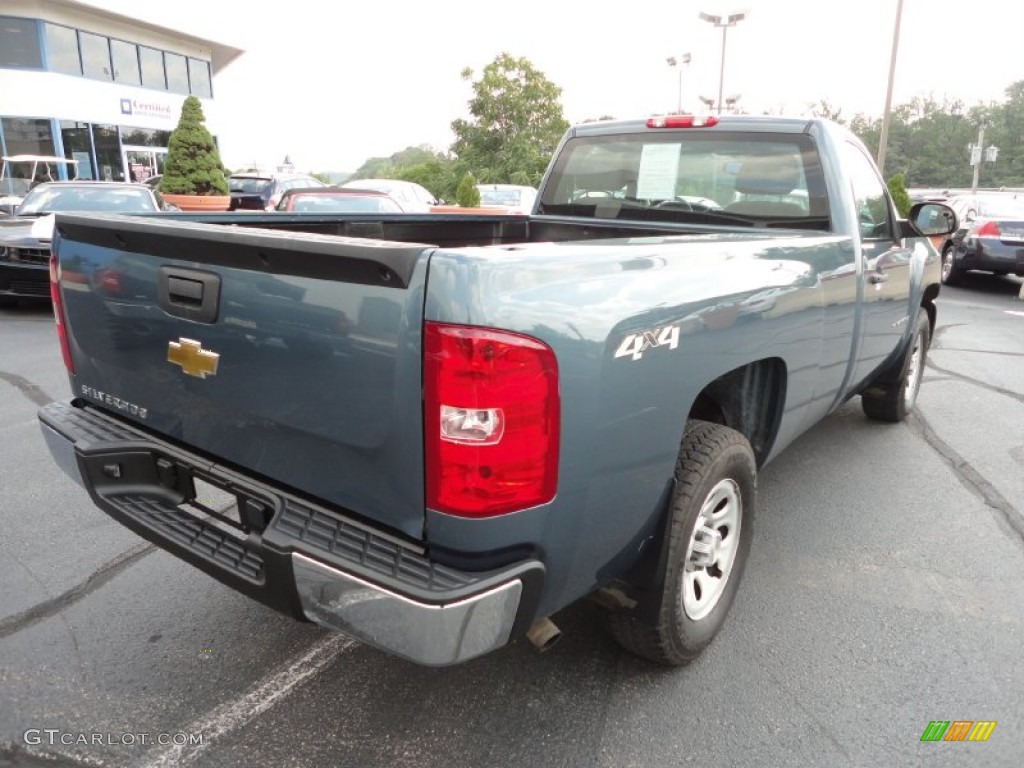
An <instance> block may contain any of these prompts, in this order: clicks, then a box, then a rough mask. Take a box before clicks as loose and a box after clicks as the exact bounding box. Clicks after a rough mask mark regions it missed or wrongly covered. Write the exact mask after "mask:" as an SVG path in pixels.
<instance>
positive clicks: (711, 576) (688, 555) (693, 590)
mask: <svg viewBox="0 0 1024 768" xmlns="http://www.w3.org/2000/svg"><path fill="white" fill-rule="evenodd" d="M756 472H757V470H756V464H755V462H754V453H753V451H752V450H751V449H750V444H749V443H748V442H747V440H746V438H745V437H743V435H741V434H740V433H739V432H736V431H735V430H732V429H729V428H728V427H723V426H721V425H720V424H712V423H711V422H706V421H690V422H689V423H688V424H687V427H686V433H685V435H684V437H683V442H682V445H681V447H680V451H679V458H678V459H677V461H676V470H675V476H676V492H675V496H674V497H673V499H672V506H671V510H670V514H671V515H672V520H671V525H670V527H669V532H668V536H669V538H668V541H667V542H665V546H667V547H668V553H667V561H666V566H665V573H664V576H663V577H662V578H661V582H660V583H659V584H658V585H657V586H656V591H657V593H658V598H659V608H658V611H657V614H656V616H655V617H654V619H653V620H650V621H644V620H642V619H640V618H638V617H637V616H636V615H634V614H632V613H628V612H618V613H611V614H609V626H610V628H611V631H612V634H613V635H614V637H615V639H616V640H617V641H618V642H619V644H621V645H622V646H623V647H624V648H625V649H626V650H628V651H630V652H632V653H635V654H637V655H638V656H642V657H644V658H646V659H649V660H651V661H653V662H656V663H658V664H663V665H666V666H679V665H682V664H688V663H689V662H691V661H693V660H694V659H695V658H697V656H698V655H699V654H700V652H701V651H703V650H704V648H705V647H706V646H707V645H708V643H710V642H711V640H712V639H713V638H714V636H715V634H716V633H717V632H718V630H719V629H720V628H721V626H722V624H723V622H724V621H725V616H726V614H727V613H728V611H729V606H730V605H732V601H733V598H734V597H735V596H736V590H737V589H738V588H739V583H740V578H741V577H742V576H743V569H744V566H745V565H746V561H747V555H748V553H749V552H750V536H751V522H752V521H753V515H754V507H755V504H756Z"/></svg>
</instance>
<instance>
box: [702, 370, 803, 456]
mask: <svg viewBox="0 0 1024 768" xmlns="http://www.w3.org/2000/svg"><path fill="white" fill-rule="evenodd" d="M786 381H787V373H786V364H785V362H784V361H783V360H782V359H780V358H778V357H769V358H764V359H762V360H755V361H753V362H750V363H747V364H746V365H742V366H740V367H739V368H734V369H733V370H731V371H729V372H728V373H725V374H722V375H721V376H719V377H718V378H716V379H714V380H713V381H711V382H710V383H708V385H707V386H705V387H704V389H702V390H701V391H700V393H699V394H698V395H697V397H696V398H695V399H694V401H693V405H692V406H691V407H690V411H689V413H688V414H687V421H690V420H691V419H700V420H702V421H710V422H712V423H715V424H722V425H724V426H726V427H730V428H731V429H735V430H736V431H737V432H739V433H740V434H742V435H743V436H744V437H746V438H747V441H748V442H749V443H750V447H751V448H752V449H753V451H754V456H755V458H756V459H757V466H758V467H761V466H762V465H763V464H764V462H765V459H766V458H767V457H768V455H769V453H770V452H771V449H772V445H773V444H774V443H775V438H776V436H777V435H778V431H779V423H780V422H781V420H782V411H783V408H784V404H785V401H786ZM685 427H686V425H685V424H683V425H682V428H683V429H684V430H685Z"/></svg>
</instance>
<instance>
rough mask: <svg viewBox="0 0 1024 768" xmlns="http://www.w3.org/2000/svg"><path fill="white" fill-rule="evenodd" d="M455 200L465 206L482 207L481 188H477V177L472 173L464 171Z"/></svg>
mask: <svg viewBox="0 0 1024 768" xmlns="http://www.w3.org/2000/svg"><path fill="white" fill-rule="evenodd" d="M455 202H456V203H457V204H458V205H460V206H461V207H463V208H479V207H480V190H479V189H477V188H476V179H475V178H474V177H473V174H472V173H464V174H463V175H462V178H461V179H459V186H458V188H457V189H456V190H455Z"/></svg>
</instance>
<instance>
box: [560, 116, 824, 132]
mask: <svg viewBox="0 0 1024 768" xmlns="http://www.w3.org/2000/svg"><path fill="white" fill-rule="evenodd" d="M663 117H673V115H663ZM715 118H716V119H717V122H716V124H715V126H714V127H715V128H717V129H718V130H730V129H734V130H742V131H754V132H758V131H765V132H771V133H804V132H806V131H807V129H808V128H809V127H810V125H811V124H812V123H815V122H822V121H821V120H819V119H818V118H807V117H780V116H778V115H715ZM647 120H648V118H641V119H638V120H637V119H632V120H599V121H596V122H592V123H580V124H579V125H575V126H573V128H572V132H573V134H574V135H576V136H601V135H605V134H621V133H624V132H626V133H629V132H633V131H636V132H643V131H647V130H653V129H649V128H648V127H647Z"/></svg>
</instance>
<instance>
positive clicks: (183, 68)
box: [164, 52, 188, 95]
mask: <svg viewBox="0 0 1024 768" xmlns="http://www.w3.org/2000/svg"><path fill="white" fill-rule="evenodd" d="M164 63H165V64H166V65H167V90H169V91H174V93H184V94H186V95H187V94H188V66H187V65H186V64H185V57H184V56H179V55H178V54H176V53H166V52H165V53H164Z"/></svg>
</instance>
